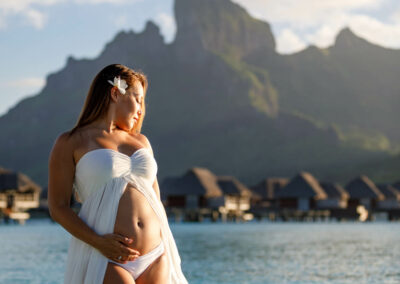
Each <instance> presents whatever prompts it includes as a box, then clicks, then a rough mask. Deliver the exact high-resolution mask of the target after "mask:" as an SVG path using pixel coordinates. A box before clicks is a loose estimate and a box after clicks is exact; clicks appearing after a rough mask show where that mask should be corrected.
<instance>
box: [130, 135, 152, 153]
mask: <svg viewBox="0 0 400 284" xmlns="http://www.w3.org/2000/svg"><path fill="white" fill-rule="evenodd" d="M130 135H131V136H132V137H133V138H135V139H137V140H138V141H139V142H140V143H141V144H143V146H145V147H146V148H148V149H149V150H150V151H151V152H153V149H152V148H151V144H150V141H149V139H148V138H147V137H146V135H144V134H143V133H135V134H130Z"/></svg>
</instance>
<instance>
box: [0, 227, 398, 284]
mask: <svg viewBox="0 0 400 284" xmlns="http://www.w3.org/2000/svg"><path fill="white" fill-rule="evenodd" d="M171 229H172V231H173V234H174V236H175V239H176V242H177V245H178V248H179V251H180V255H181V258H182V268H183V271H184V273H185V275H186V276H187V279H188V280H189V283H379V284H382V283H400V223H270V222H261V223H245V224H243V223H240V224H222V223H201V224H197V223H180V224H171ZM0 241H1V243H0V244H1V245H0V255H1V257H0V283H62V280H63V276H64V265H65V260H66V256H67V249H68V242H69V234H68V233H67V232H66V231H65V230H64V229H63V228H62V227H61V226H60V225H58V224H55V223H53V222H51V221H50V220H48V219H42V220H29V221H28V222H27V223H26V224H25V225H23V226H21V225H14V224H10V225H6V224H0Z"/></svg>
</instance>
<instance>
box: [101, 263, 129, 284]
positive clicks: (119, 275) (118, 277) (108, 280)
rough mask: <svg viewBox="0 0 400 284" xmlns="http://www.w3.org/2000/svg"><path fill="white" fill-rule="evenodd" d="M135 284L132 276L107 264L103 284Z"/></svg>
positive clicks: (116, 266)
mask: <svg viewBox="0 0 400 284" xmlns="http://www.w3.org/2000/svg"><path fill="white" fill-rule="evenodd" d="M116 283H118V284H135V280H133V277H132V275H131V274H130V273H129V272H128V271H127V270H125V269H124V268H122V267H121V266H119V265H117V264H114V263H111V262H109V263H108V264H107V269H106V274H105V275H104V281H103V284H116Z"/></svg>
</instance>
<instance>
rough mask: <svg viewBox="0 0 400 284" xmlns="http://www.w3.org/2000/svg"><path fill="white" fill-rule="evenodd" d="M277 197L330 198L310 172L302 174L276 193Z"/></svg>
mask: <svg viewBox="0 0 400 284" xmlns="http://www.w3.org/2000/svg"><path fill="white" fill-rule="evenodd" d="M276 197H277V198H314V199H325V198H327V197H328V196H327V194H326V193H325V191H324V190H323V189H322V187H321V186H320V184H319V182H318V181H317V179H316V178H315V177H314V176H313V175H311V174H310V173H308V172H300V173H299V174H298V175H297V176H295V177H294V178H293V179H292V180H291V181H290V182H289V183H288V184H287V185H286V186H285V187H283V188H282V189H281V190H280V191H278V192H277V193H276Z"/></svg>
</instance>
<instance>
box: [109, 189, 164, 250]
mask: <svg viewBox="0 0 400 284" xmlns="http://www.w3.org/2000/svg"><path fill="white" fill-rule="evenodd" d="M114 233H116V234H120V235H122V236H125V237H129V238H132V239H133V242H132V244H131V245H130V247H131V248H133V249H136V250H138V251H139V252H140V254H141V255H144V254H146V253H148V252H150V251H151V250H152V249H154V248H155V247H156V246H157V245H159V244H160V242H161V227H160V223H159V220H158V218H157V215H156V214H155V212H154V210H153V208H151V206H150V204H149V202H148V201H147V199H146V198H145V197H144V196H143V194H141V193H140V192H139V191H138V190H137V189H136V188H135V187H134V186H133V185H132V184H130V183H128V185H127V187H126V189H125V191H124V193H123V194H122V196H121V199H120V201H119V205H118V212H117V217H116V220H115V225H114Z"/></svg>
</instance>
